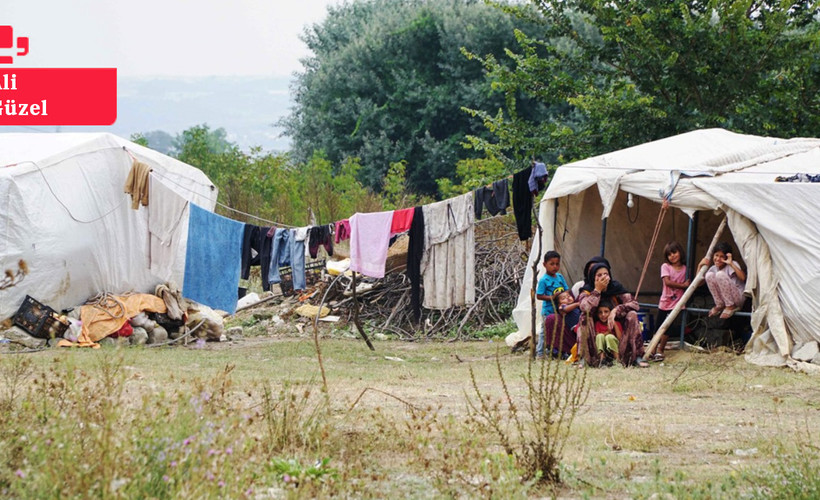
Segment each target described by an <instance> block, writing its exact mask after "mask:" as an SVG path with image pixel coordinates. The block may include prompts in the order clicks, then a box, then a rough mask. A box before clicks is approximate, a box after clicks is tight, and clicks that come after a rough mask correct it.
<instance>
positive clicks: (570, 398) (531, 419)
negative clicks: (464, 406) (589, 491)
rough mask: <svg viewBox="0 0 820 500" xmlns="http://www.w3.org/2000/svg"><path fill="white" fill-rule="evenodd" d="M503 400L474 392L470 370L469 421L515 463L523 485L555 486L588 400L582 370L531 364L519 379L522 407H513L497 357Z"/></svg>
mask: <svg viewBox="0 0 820 500" xmlns="http://www.w3.org/2000/svg"><path fill="white" fill-rule="evenodd" d="M496 368H497V373H498V379H499V381H500V383H501V386H502V389H503V397H502V398H500V399H497V400H493V399H492V397H490V396H488V395H486V394H484V393H483V392H482V390H481V389H479V386H478V382H477V380H476V377H475V373H474V372H473V370H472V367H471V368H470V380H471V382H472V387H473V392H474V396H475V398H474V399H471V398H469V397H468V398H467V400H468V404H469V408H470V412H471V418H472V419H473V422H475V424H476V425H477V426H478V428H479V429H481V430H482V431H484V432H486V433H488V434H490V435H493V436H494V437H495V438H496V439H497V440H498V444H499V445H500V446H501V448H502V449H503V451H504V453H506V454H507V455H508V456H510V457H512V458H513V459H514V460H515V463H516V465H517V466H518V468H519V469H521V470H522V472H523V479H524V480H533V479H534V480H536V481H538V482H546V483H557V482H559V481H560V477H559V476H560V474H559V465H560V462H561V457H562V454H563V450H564V445H565V444H566V442H567V437H568V436H569V432H570V428H571V427H572V422H573V420H574V419H575V416H576V414H577V412H578V410H579V409H580V408H581V406H583V404H584V403H585V402H586V399H587V396H588V395H589V387H588V386H587V383H586V381H587V379H586V370H584V369H578V368H576V367H575V366H572V365H568V364H567V363H565V362H564V361H561V360H557V359H553V358H547V359H546V360H541V361H533V360H531V361H530V362H529V365H528V369H527V371H526V373H525V374H524V394H525V395H524V401H523V402H520V403H519V402H516V400H515V398H514V397H513V395H512V394H513V392H512V391H511V389H510V387H509V385H508V384H507V381H506V379H505V377H504V371H503V370H502V369H501V362H500V360H499V357H498V355H496Z"/></svg>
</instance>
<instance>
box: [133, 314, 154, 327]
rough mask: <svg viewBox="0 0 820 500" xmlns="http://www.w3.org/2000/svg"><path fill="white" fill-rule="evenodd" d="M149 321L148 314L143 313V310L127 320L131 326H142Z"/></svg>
mask: <svg viewBox="0 0 820 500" xmlns="http://www.w3.org/2000/svg"><path fill="white" fill-rule="evenodd" d="M149 321H151V320H150V319H148V315H147V314H145V312H141V313H139V314H137V315H136V316H134V317H133V318H131V319H130V320H129V322H130V323H131V326H135V327H136V326H140V327H144V326H145V324H146V323H148V322H149ZM146 331H147V330H146Z"/></svg>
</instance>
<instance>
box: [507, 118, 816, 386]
mask: <svg viewBox="0 0 820 500" xmlns="http://www.w3.org/2000/svg"><path fill="white" fill-rule="evenodd" d="M795 173H809V174H818V173H820V139H805V138H800V139H789V140H784V139H778V138H771V137H757V136H750V135H742V134H736V133H732V132H728V131H726V130H721V129H709V130H699V131H694V132H689V133H686V134H681V135H678V136H674V137H669V138H666V139H662V140H658V141H654V142H651V143H647V144H642V145H639V146H635V147H631V148H628V149H624V150H621V151H616V152H613V153H609V154H605V155H600V156H596V157H592V158H587V159H584V160H581V161H578V162H574V163H570V164H567V165H564V166H561V167H559V168H558V169H557V171H556V173H555V175H554V177H553V179H552V182H551V183H550V186H549V188H548V189H547V192H546V193H545V195H544V197H543V199H542V200H541V203H540V204H539V206H538V221H539V223H540V225H541V227H542V229H543V232H542V233H541V248H540V255H543V253H544V252H546V251H547V250H550V249H556V250H558V251H559V252H560V253H561V254H562V263H561V268H562V269H561V271H562V272H563V273H564V275H565V276H566V277H567V281H568V282H570V283H571V282H573V281H575V280H579V279H582V276H580V274H581V268H582V266H583V264H584V262H586V261H587V260H588V259H589V258H590V257H592V256H594V255H598V254H600V251H601V234H602V220H603V219H606V240H605V255H606V257H607V258H608V259H609V260H610V262H611V263H612V268H613V275H614V278H615V279H617V280H619V281H621V282H622V283H624V284H625V285H626V286H627V288H631V289H634V288H635V287H636V286H637V283H638V280H639V278H640V272H641V269H642V267H643V262H644V258H645V256H646V252H647V249H648V248H649V243H650V240H651V235H652V231H653V228H654V225H655V222H656V220H657V215H658V212H659V209H660V203H661V201H662V199H663V196H664V195H665V194H666V193H669V192H670V190H672V189H673V188H674V191H672V197H671V207H673V210H672V211H671V212H670V214H669V215H667V218H666V219H665V221H664V224H663V227H662V230H661V234H660V236H659V238H658V243H657V246H656V248H655V251H654V253H653V255H652V260H651V261H650V264H649V267H648V270H647V275H646V278H645V281H644V284H643V286H642V290H653V289H654V290H659V289H660V277H659V275H658V274H659V273H658V269H659V268H660V264H661V262H662V259H663V255H662V253H663V246H664V244H665V243H666V242H668V241H671V240H677V241H679V242H681V243H683V244H684V246H686V245H685V243H686V241H687V232H688V226H689V216H695V214H697V219H696V220H697V221H698V224H697V230H696V234H695V243H696V244H695V248H696V251H695V252H694V254H695V255H692V256H690V260H691V261H692V262H693V263H694V265H695V266H696V265H697V262H698V260H699V259H700V258H701V257H702V256H703V255H704V254H705V252H706V247H707V246H708V244H709V242H710V240H711V238H712V236H713V234H714V230H715V227H716V226H717V224H718V223H719V220H720V219H721V218H722V217H723V216H724V214H725V216H726V217H727V220H728V228H729V230H730V231H731V236H730V235H729V234H728V233H724V238H722V239H724V240H729V241H732V239H733V240H734V243H735V245H734V247H735V249H736V253H737V254H739V255H736V256H735V257H738V256H739V257H741V259H739V260H741V262H742V265H743V266H744V267H745V268H746V270H747V274H748V278H747V282H746V293H747V295H749V296H750V297H751V302H752V311H753V312H752V320H751V324H752V327H753V330H754V331H753V335H752V338H751V340H750V341H749V344H748V345H747V347H746V353H747V354H746V359H747V360H748V361H750V362H752V363H756V364H760V365H768V366H780V365H784V364H788V365H790V366H793V367H795V368H798V369H804V370H807V371H820V366H817V365H814V364H810V363H804V362H800V361H797V360H795V359H793V358H792V357H791V353H792V352H793V349H794V348H795V347H800V346H801V345H803V344H805V343H808V342H812V341H818V340H820V326H819V325H820V282H818V279H817V278H818V277H820V228H818V225H817V223H816V222H815V221H814V214H817V213H820V184H814V183H789V182H775V178H776V177H778V176H790V175H793V174H795ZM627 193H632V194H633V196H634V197H635V203H636V208H633V209H628V208H627V207H626V201H627ZM674 209H678V210H674ZM538 260H539V242H538V241H534V243H533V246H532V249H531V252H530V257H529V262H528V265H527V270H526V272H525V274H524V278H523V280H522V286H521V292H520V294H519V298H518V304H517V306H516V308H515V309H514V311H513V318H514V320H515V322H516V324H517V326H518V330H519V331H518V335H519V338H520V337H526V336H529V335H530V333H531V326H530V321H531V319H530V316H531V315H530V311H531V309H530V290H531V283H532V270H531V269H532V265H533V263H534V262H536V261H538ZM539 269H540V272H541V273H543V267H541V266H540V265H539ZM641 294H642V296H643V295H644V293H643V292H641ZM536 313H537V314H538V317H537V319H536V321H537V322H540V321H541V318H540V311H539V308H536ZM536 324H538V323H536Z"/></svg>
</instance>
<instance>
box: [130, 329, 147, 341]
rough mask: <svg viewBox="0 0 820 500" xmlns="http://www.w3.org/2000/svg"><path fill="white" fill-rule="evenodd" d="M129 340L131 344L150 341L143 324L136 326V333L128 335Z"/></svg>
mask: <svg viewBox="0 0 820 500" xmlns="http://www.w3.org/2000/svg"><path fill="white" fill-rule="evenodd" d="M128 341H129V342H130V343H131V345H145V344H147V343H148V332H146V331H145V328H143V327H141V326H135V327H134V333H132V334H131V336H130V337H128Z"/></svg>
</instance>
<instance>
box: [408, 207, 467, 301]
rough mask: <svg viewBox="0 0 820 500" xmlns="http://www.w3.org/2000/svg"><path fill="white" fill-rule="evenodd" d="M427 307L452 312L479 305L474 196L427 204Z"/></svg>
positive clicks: (424, 261) (424, 264) (424, 269)
mask: <svg viewBox="0 0 820 500" xmlns="http://www.w3.org/2000/svg"><path fill="white" fill-rule="evenodd" d="M423 210H424V240H425V241H424V246H425V253H424V256H423V257H422V263H421V271H422V275H423V276H424V307H426V308H428V309H439V310H441V309H448V308H450V307H453V306H465V305H470V304H473V303H474V302H475V212H474V206H473V193H472V192H470V193H466V194H463V195H461V196H458V197H456V198H451V199H449V200H444V201H439V202H436V203H432V204H430V205H425V206H424V207H423Z"/></svg>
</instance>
